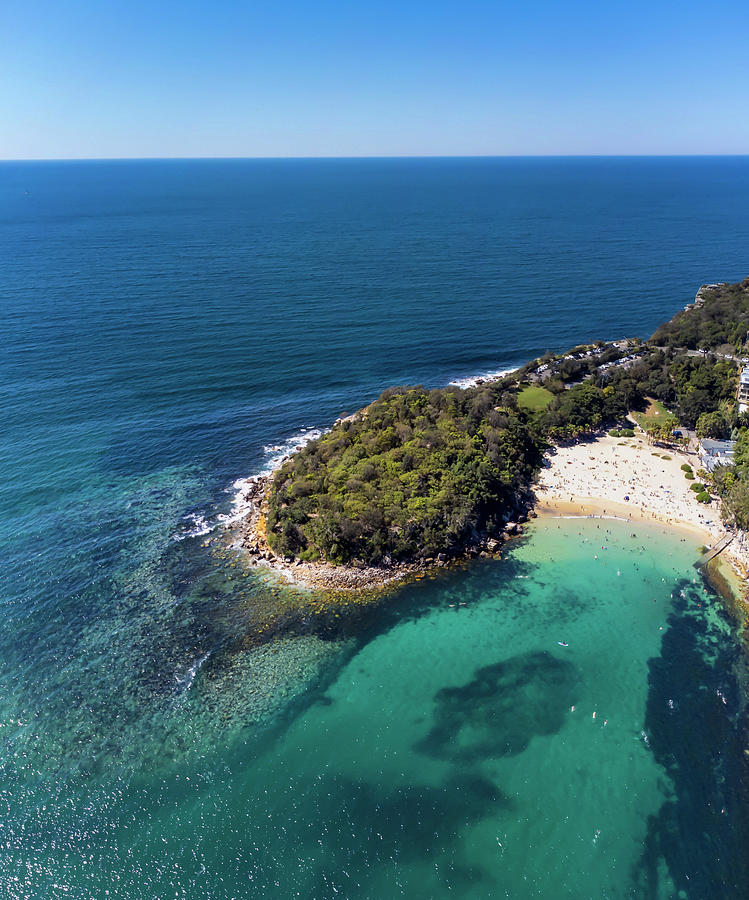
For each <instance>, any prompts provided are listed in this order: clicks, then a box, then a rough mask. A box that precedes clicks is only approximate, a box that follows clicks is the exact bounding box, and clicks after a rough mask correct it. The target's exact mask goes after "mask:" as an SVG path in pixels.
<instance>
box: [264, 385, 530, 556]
mask: <svg viewBox="0 0 749 900" xmlns="http://www.w3.org/2000/svg"><path fill="white" fill-rule="evenodd" d="M541 451H542V444H541V442H540V440H539V438H538V435H537V433H536V432H535V430H534V429H533V428H532V427H531V425H529V423H528V421H527V418H526V416H525V414H524V413H523V411H522V410H519V409H518V408H517V405H516V396H515V394H514V393H508V392H504V391H503V390H502V389H501V386H497V385H493V386H491V387H480V388H476V389H473V390H468V391H464V390H460V389H458V388H453V389H442V390H431V391H429V390H425V389H424V388H419V387H417V388H395V389H391V390H387V391H385V392H384V393H383V394H382V396H381V397H380V398H379V399H378V400H376V401H375V402H374V403H372V404H371V405H370V406H368V407H367V408H366V409H365V410H363V411H361V412H360V413H359V414H358V415H356V416H354V417H353V418H349V419H346V420H343V421H340V422H339V423H337V424H336V425H335V426H334V428H333V429H332V430H331V431H330V432H329V433H327V434H326V435H324V436H323V437H321V438H319V439H318V440H316V441H313V442H312V443H310V444H308V445H307V447H305V448H304V449H303V450H301V451H299V452H298V453H296V454H295V455H294V456H293V457H291V458H290V459H289V460H287V462H286V463H285V464H284V465H283V466H282V468H281V469H280V471H279V472H278V473H277V475H276V477H275V478H274V480H273V490H272V492H271V495H270V497H269V501H268V514H267V536H268V537H267V539H268V543H269V545H270V547H271V548H272V549H273V551H274V552H275V553H277V554H279V555H282V556H296V557H299V558H301V559H303V560H313V559H320V558H323V559H325V560H327V561H329V562H334V563H343V562H350V561H353V560H359V561H361V562H365V563H373V562H390V561H398V560H405V559H413V558H415V557H424V558H432V557H436V556H437V555H438V554H440V553H446V554H454V553H455V552H457V551H458V550H459V549H460V548H462V547H464V546H465V545H466V544H469V543H471V542H472V541H475V540H476V539H477V537H478V536H479V535H480V534H482V533H485V532H490V533H491V532H495V531H497V530H501V527H502V524H503V522H504V521H506V520H507V518H508V517H509V515H511V514H512V513H513V512H515V511H516V510H517V509H518V508H519V506H520V505H521V503H522V496H523V495H524V493H525V492H526V491H527V487H528V484H529V482H530V478H531V476H532V475H533V473H534V472H535V470H536V468H537V467H538V465H539V463H540V458H541Z"/></svg>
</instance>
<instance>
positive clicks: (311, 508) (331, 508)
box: [264, 279, 749, 565]
mask: <svg viewBox="0 0 749 900" xmlns="http://www.w3.org/2000/svg"><path fill="white" fill-rule="evenodd" d="M698 299H699V302H697V303H695V304H693V305H690V306H689V307H688V308H687V309H686V310H684V311H683V312H680V313H678V314H677V315H676V316H674V318H673V319H672V320H671V322H668V323H666V324H665V325H662V326H661V327H660V328H659V329H658V330H657V331H656V332H655V334H654V335H653V336H652V338H650V340H648V341H645V342H642V341H638V340H626V341H618V342H613V343H606V342H603V341H599V342H595V343H593V344H588V345H581V346H579V347H575V348H573V349H572V350H571V351H568V353H566V354H562V355H555V354H552V353H547V354H545V355H544V356H542V357H540V358H539V359H536V360H534V361H531V362H529V363H527V364H526V365H525V366H523V367H522V368H520V369H518V370H517V371H516V372H514V373H512V374H511V375H508V376H504V377H503V378H501V379H498V380H496V381H491V382H488V383H486V384H479V385H478V386H477V387H474V388H470V389H467V390H463V389H460V388H457V387H448V388H443V389H435V390H427V389H425V388H422V387H404V388H393V389H389V390H387V391H385V392H384V393H383V394H382V395H381V396H380V397H379V398H378V399H377V400H376V401H375V402H374V403H372V404H370V405H369V406H367V407H366V408H365V409H363V410H361V411H360V412H359V413H357V414H355V415H354V416H351V417H348V418H346V419H342V420H339V421H338V422H337V423H336V424H335V425H334V427H333V428H332V429H331V430H330V431H329V432H328V433H327V434H325V435H323V436H322V437H320V438H318V439H317V440H315V441H312V442H311V443H310V444H308V445H307V446H306V447H305V448H303V449H302V450H300V451H299V452H297V453H295V454H294V455H293V456H292V457H290V458H289V459H288V460H287V461H286V462H285V463H284V464H283V466H282V467H281V468H280V470H279V471H278V472H277V473H276V474H275V476H274V478H273V479H272V482H271V485H270V490H269V491H268V495H267V498H266V509H265V519H264V526H265V530H264V534H265V535H266V536H267V543H268V545H269V546H270V548H271V550H272V551H273V552H274V553H275V554H276V555H278V556H281V557H285V558H287V559H292V558H298V559H301V560H305V561H316V560H325V561H327V562H331V563H335V564H340V563H353V564H354V565H357V564H361V565H364V564H375V565H378V564H385V565H388V564H390V563H396V562H400V561H414V560H416V561H423V562H427V563H429V562H431V561H433V560H434V559H435V558H447V557H450V556H454V555H458V554H460V553H463V552H465V550H466V549H469V548H476V547H485V546H486V545H487V539H490V538H492V537H493V536H495V537H496V536H498V535H499V534H500V533H501V531H502V529H503V527H504V525H505V523H506V522H507V521H508V520H510V519H512V518H515V517H516V516H518V515H522V513H523V510H524V509H525V508H526V507H527V505H528V497H529V490H530V485H531V483H532V479H533V477H534V475H535V474H536V472H537V471H538V468H539V466H540V463H541V459H542V455H543V452H544V450H545V449H546V447H548V446H549V444H554V443H563V442H566V441H575V440H577V439H579V438H581V437H583V436H585V435H587V434H590V433H593V432H597V431H600V430H601V429H602V428H606V429H609V433H610V434H612V435H613V436H615V437H629V436H633V435H634V431H633V429H632V427H631V425H632V421H635V422H637V423H638V424H639V426H640V427H641V428H642V429H643V430H644V431H645V433H646V434H647V435H648V437H649V439H650V440H651V441H653V442H655V443H656V444H659V445H661V446H665V447H666V448H668V447H670V446H674V445H677V444H679V443H680V442H684V441H686V439H687V438H686V430H687V429H689V430H692V429H693V430H695V431H696V434H697V435H698V436H699V437H710V438H727V437H731V436H733V437H734V438H735V439H736V448H735V463H736V464H735V466H733V467H718V468H717V469H716V470H715V472H714V473H713V474H712V475H710V476H709V477H708V476H707V474H706V473H702V472H700V473H698V474H699V477H700V478H701V481H700V482H698V483H696V484H695V485H693V487H694V488H695V495H696V497H697V499H699V500H700V501H702V502H706V503H707V502H709V501H710V498H711V492H712V493H713V494H715V495H716V496H718V497H720V498H721V500H722V503H723V509H724V516H725V518H726V520H727V521H728V522H729V523H731V524H733V525H736V526H737V527H742V528H744V527H749V416H747V415H739V413H738V409H737V404H736V402H735V396H736V385H737V380H738V363H739V361H738V359H737V358H736V357H734V356H733V353H731V352H729V351H738V350H742V351H743V350H744V349H745V346H746V337H747V330H748V329H749V279H747V280H745V281H744V282H741V283H740V284H738V285H717V286H713V287H711V288H710V289H703V290H702V291H701V293H700V295H698ZM703 351H704V352H703ZM685 478H686V479H687V480H689V481H695V474H694V472H693V471H692V469H691V467H687V468H686V469H685Z"/></svg>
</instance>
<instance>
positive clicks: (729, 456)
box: [697, 438, 736, 472]
mask: <svg viewBox="0 0 749 900" xmlns="http://www.w3.org/2000/svg"><path fill="white" fill-rule="evenodd" d="M735 443H736V441H712V440H709V439H708V438H701V439H700V445H699V450H698V451H697V456H698V457H699V460H700V465H701V466H702V468H703V469H704V470H705V471H706V472H712V471H713V469H714V468H715V467H716V466H732V465H733V447H734V444H735Z"/></svg>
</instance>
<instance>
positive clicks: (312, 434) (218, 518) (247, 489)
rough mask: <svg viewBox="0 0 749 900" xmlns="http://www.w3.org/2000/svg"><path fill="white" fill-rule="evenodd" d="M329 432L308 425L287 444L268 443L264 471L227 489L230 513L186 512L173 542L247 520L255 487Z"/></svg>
mask: <svg viewBox="0 0 749 900" xmlns="http://www.w3.org/2000/svg"><path fill="white" fill-rule="evenodd" d="M328 430H329V429H327V428H313V427H312V426H311V425H306V426H305V427H304V428H302V429H301V431H298V432H296V433H295V434H292V435H291V437H289V438H287V439H286V440H285V441H282V442H281V443H279V444H268V445H267V446H265V447H263V455H264V461H263V465H262V468H261V469H260V470H259V471H258V472H257V473H256V474H254V475H249V476H247V477H245V478H238V479H237V480H236V481H234V482H232V484H231V485H229V487H227V488H226V490H225V493H227V494H231V495H232V500H231V507H230V509H229V511H228V512H225V513H216V514H214V515H212V516H211V515H204V514H202V513H195V512H191V513H187V514H186V515H185V516H183V517H182V519H181V521H180V526H179V531H177V532H176V533H175V534H173V535H172V540H173V541H184V540H186V539H187V538H192V537H202V536H203V535H206V534H210V533H211V532H212V531H215V529H216V528H218V527H219V526H224V527H226V526H227V525H232V524H233V523H234V522H240V521H241V520H242V519H244V518H246V517H247V516H248V515H249V513H250V512H251V511H252V505H253V504H252V499H251V496H252V493H253V491H252V487H253V485H255V484H257V482H258V481H259V480H260V479H261V478H265V477H267V476H268V475H271V474H272V473H273V472H275V471H276V469H279V468H280V467H281V466H282V465H283V464H284V462H286V460H287V459H288V458H289V457H290V456H291V454H292V453H295V452H296V451H297V450H301V449H302V448H303V447H305V446H306V445H307V444H309V442H310V441H314V440H315V439H316V438H319V437H321V436H322V435H323V434H325V433H326V431H328Z"/></svg>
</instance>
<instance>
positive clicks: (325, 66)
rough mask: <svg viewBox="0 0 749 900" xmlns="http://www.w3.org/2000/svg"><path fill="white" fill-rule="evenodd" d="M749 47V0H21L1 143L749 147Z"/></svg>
mask: <svg viewBox="0 0 749 900" xmlns="http://www.w3.org/2000/svg"><path fill="white" fill-rule="evenodd" d="M748 46H749V2H748V0H744V2H735V0H729V2H721V0H717V2H712V3H709V2H705V0H700V2H697V0H682V2H679V3H677V2H659V0H650V2H641V0H628V2H621V0H598V2H590V0H585V2H582V0H569V2H556V0H528V2H525V3H523V2H512V3H508V2H473V0H463V2H442V0H430V2H422V0H419V2H413V0H412V2H409V0H403V2H398V3H396V2H391V0H380V2H378V3H376V4H372V3H356V2H350V3H342V2H337V0H335V2H333V0H319V2H315V3H312V2H308V3H298V2H285V0H273V2H271V0H267V2H264V3H253V2H249V3H248V2H245V3H240V2H228V0H213V2H211V3H208V2H205V0H182V2H174V0H152V2H149V3H145V2H141V0H128V2H120V0H116V2H107V0H71V2H65V0H58V2H41V0H23V2H21V0H3V2H2V3H0V158H3V159H14V158H15V159H19V158H20V159H29V158H68V157H83V158H92V157H152V156H410V155H417V156H421V155H427V156H432V155H437V156H440V155H474V154H477V155H504V154H630V153H634V154H637V153H665V154H671V153H749V64H747V55H748V51H747V47H748Z"/></svg>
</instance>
